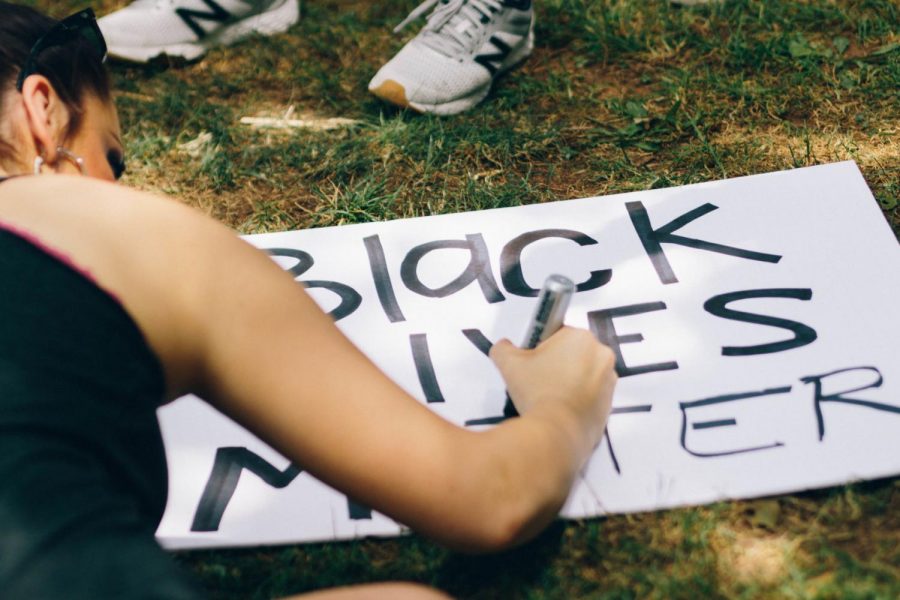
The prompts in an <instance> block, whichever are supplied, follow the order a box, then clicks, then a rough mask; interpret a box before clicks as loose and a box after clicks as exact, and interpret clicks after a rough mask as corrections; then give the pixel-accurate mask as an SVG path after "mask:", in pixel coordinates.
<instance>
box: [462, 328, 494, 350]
mask: <svg viewBox="0 0 900 600" xmlns="http://www.w3.org/2000/svg"><path fill="white" fill-rule="evenodd" d="M462 334H463V335H464V336H466V339H467V340H469V341H470V342H472V344H473V345H474V346H475V347H476V348H478V350H479V351H480V352H481V353H482V354H484V355H485V356H487V357H490V356H491V348H493V347H494V342H492V341H491V340H489V339H487V336H486V335H484V334H483V333H481V330H480V329H463V330H462Z"/></svg>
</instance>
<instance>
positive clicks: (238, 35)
mask: <svg viewBox="0 0 900 600" xmlns="http://www.w3.org/2000/svg"><path fill="white" fill-rule="evenodd" d="M299 20H300V3H299V1H298V0H285V1H284V2H282V3H281V4H280V5H278V6H275V7H273V8H270V9H269V10H267V11H266V12H263V13H260V14H258V15H254V16H252V17H247V18H246V19H242V20H241V21H238V22H237V23H234V24H232V25H228V26H227V27H223V28H222V29H221V30H220V31H218V32H216V33H215V34H211V35H209V36H207V37H205V38H203V39H202V40H197V41H196V42H187V43H184V44H168V45H164V46H112V45H111V46H109V48H108V53H109V55H110V56H111V57H113V58H115V59H118V60H124V61H128V62H133V63H141V64H143V63H148V62H150V61H152V60H153V59H155V58H161V57H170V58H177V59H181V60H185V61H188V62H190V61H194V60H197V59H198V58H200V57H202V56H203V55H204V54H206V52H207V51H208V50H209V49H210V48H212V47H215V46H227V45H229V44H233V43H235V42H237V41H239V40H241V39H243V38H246V37H248V36H250V35H253V34H260V35H275V34H278V33H284V32H285V31H287V30H288V29H290V27H291V26H292V25H294V24H295V23H297V21H299Z"/></svg>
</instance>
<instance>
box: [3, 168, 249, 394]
mask: <svg viewBox="0 0 900 600" xmlns="http://www.w3.org/2000/svg"><path fill="white" fill-rule="evenodd" d="M0 227H5V228H7V229H9V230H14V231H16V232H21V233H24V234H25V235H26V236H27V237H28V238H29V239H31V240H34V241H36V243H38V244H39V245H41V246H43V247H45V248H47V249H49V250H50V251H51V252H52V253H53V254H56V255H60V256H63V257H65V258H66V259H67V262H69V263H71V264H72V265H73V266H75V267H76V268H78V269H79V270H81V271H83V272H86V273H89V274H90V275H91V277H92V278H93V280H94V282H95V283H96V285H98V286H99V287H101V288H103V289H105V290H106V291H107V292H109V293H110V294H112V295H113V296H115V297H116V298H118V299H119V300H120V302H121V303H122V305H123V306H124V308H125V309H126V310H127V311H128V312H129V313H130V314H131V316H132V318H133V319H134V320H135V322H136V323H137V324H138V326H139V328H140V329H141V330H142V331H143V333H144V335H145V337H146V338H147V339H148V341H149V342H150V345H151V347H152V348H153V349H154V350H155V351H156V353H157V355H158V356H159V358H160V359H161V360H162V362H163V364H164V365H165V366H166V367H167V369H166V370H167V372H168V373H169V376H170V377H169V384H170V385H169V388H170V389H172V388H178V387H181V382H180V381H179V380H180V379H183V377H181V376H178V374H177V371H179V370H180V365H183V364H184V363H185V362H186V361H187V360H188V356H189V355H190V354H191V352H192V349H191V348H190V347H186V344H187V345H188V346H189V345H190V340H186V339H184V334H183V332H184V331H190V330H195V329H197V328H198V327H199V326H200V325H201V324H200V323H197V322H196V321H197V320H198V319H202V318H203V316H202V315H203V311H202V303H203V302H204V301H205V299H206V298H207V297H208V296H209V294H210V292H208V291H207V288H209V287H210V283H209V275H210V272H212V271H213V270H214V269H213V268H211V265H214V264H215V263H216V262H217V261H219V260H221V259H223V258H225V259H226V260H227V257H228V256H229V255H230V254H233V253H236V252H240V251H241V250H242V249H243V247H245V246H246V244H243V243H240V242H239V240H238V238H237V236H236V235H234V233H233V232H232V231H231V230H229V229H228V228H226V227H224V226H223V225H221V224H219V223H217V222H216V221H214V220H213V219H211V218H209V217H207V216H205V215H203V214H202V213H200V212H199V211H197V210H194V209H192V208H190V207H188V206H186V205H184V204H182V203H180V202H178V201H177V200H174V199H170V198H166V197H164V196H159V195H156V194H150V193H146V192H140V191H136V190H131V189H128V188H125V187H122V186H119V185H115V184H111V183H106V182H102V181H96V180H91V179H87V178H84V177H68V176H56V175H42V176H39V177H18V178H15V179H12V180H9V181H6V182H4V183H3V184H0ZM176 334H178V335H176ZM179 336H180V338H179ZM173 375H174V376H175V377H174V380H173Z"/></svg>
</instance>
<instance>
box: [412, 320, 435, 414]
mask: <svg viewBox="0 0 900 600" xmlns="http://www.w3.org/2000/svg"><path fill="white" fill-rule="evenodd" d="M409 346H410V348H412V355H413V362H414V363H415V364H416V374H417V375H418V376H419V384H420V385H421V386H422V391H423V392H424V393H425V401H426V402H428V403H429V404H431V403H433V402H443V401H444V395H443V394H442V393H441V386H440V385H438V381H437V375H435V372H434V364H433V363H432V362H431V353H430V352H429V351H428V338H427V337H426V335H425V334H424V333H414V334H412V335H410V336H409Z"/></svg>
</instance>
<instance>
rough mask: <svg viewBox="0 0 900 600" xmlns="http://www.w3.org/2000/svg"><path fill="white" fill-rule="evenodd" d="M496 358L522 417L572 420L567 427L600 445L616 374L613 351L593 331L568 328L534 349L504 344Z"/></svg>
mask: <svg viewBox="0 0 900 600" xmlns="http://www.w3.org/2000/svg"><path fill="white" fill-rule="evenodd" d="M491 359H492V360H493V361H494V363H495V364H496V365H497V368H498V369H499V370H500V373H501V375H503V378H504V380H506V384H507V386H508V388H509V395H510V397H511V398H512V400H513V403H514V404H515V406H516V409H517V410H518V411H519V414H521V415H529V414H531V415H535V416H538V415H540V416H550V415H559V414H562V416H564V417H565V416H568V419H566V420H567V421H568V422H567V423H566V426H567V427H575V428H577V429H581V430H582V431H583V435H586V436H587V439H588V440H589V442H590V444H591V447H593V446H594V445H596V444H597V443H598V442H599V441H600V438H601V437H602V435H603V430H604V427H605V426H606V419H607V417H608V416H609V411H610V407H611V403H612V392H613V388H614V387H615V385H616V381H617V376H616V372H615V356H614V355H613V353H612V351H611V350H610V349H609V348H607V347H606V346H604V345H603V344H601V343H600V342H598V341H597V340H595V339H594V337H593V336H592V335H591V334H590V332H588V331H586V330H583V329H574V328H571V327H563V328H562V329H560V330H559V331H558V332H556V333H555V334H554V335H553V336H551V337H550V338H549V339H548V340H547V341H545V342H543V343H542V344H541V345H540V346H538V347H537V348H535V349H534V350H523V349H521V348H518V347H516V346H514V345H513V344H512V343H510V342H509V340H501V341H500V342H497V343H496V344H494V346H493V348H492V349H491ZM565 413H568V415H566V414H565ZM557 418H558V416H557Z"/></svg>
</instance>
